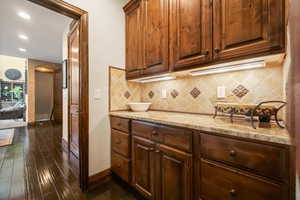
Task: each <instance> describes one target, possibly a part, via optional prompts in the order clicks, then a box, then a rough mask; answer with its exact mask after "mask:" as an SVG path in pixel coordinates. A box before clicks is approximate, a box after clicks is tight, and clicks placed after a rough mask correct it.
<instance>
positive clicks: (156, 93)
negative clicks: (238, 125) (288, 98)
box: [111, 65, 283, 114]
mask: <svg viewBox="0 0 300 200" xmlns="http://www.w3.org/2000/svg"><path fill="white" fill-rule="evenodd" d="M282 70H283V68H282V66H280V65H276V66H267V67H265V68H260V69H253V70H246V71H237V72H228V73H220V74H212V75H205V76H197V77H191V76H186V77H180V78H177V79H175V80H169V81H161V82H152V83H144V84H138V83H134V82H129V81H125V71H123V70H116V69H113V70H112V71H111V72H112V73H111V82H112V84H111V93H112V94H111V95H112V96H111V101H113V102H111V110H116V109H119V110H120V109H125V108H128V107H127V106H126V105H124V102H125V103H128V102H130V101H143V102H151V103H152V105H151V109H154V110H164V111H178V112H191V113H201V114H212V113H213V111H214V100H215V99H216V97H217V87H219V86H224V87H225V88H226V96H227V97H228V96H230V98H231V99H232V100H233V101H234V102H236V103H244V104H257V103H259V102H262V101H269V100H282V99H283V71H282ZM163 90H166V91H167V97H166V98H162V91H163ZM127 91H128V93H129V94H126V92H127ZM127 97H128V98H127Z"/></svg>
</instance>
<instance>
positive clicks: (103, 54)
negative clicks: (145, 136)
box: [65, 0, 128, 175]
mask: <svg viewBox="0 0 300 200" xmlns="http://www.w3.org/2000/svg"><path fill="white" fill-rule="evenodd" d="M65 1H66V2H68V3H70V4H72V5H75V6H77V7H79V8H82V9H84V10H86V11H87V12H88V13H89V25H88V27H89V175H94V174H96V173H98V172H101V171H103V170H105V169H108V168H110V166H111V163H110V125H109V113H108V69H109V66H110V65H112V66H124V65H125V15H124V12H123V9H122V8H123V6H124V5H125V4H126V3H127V2H128V0H113V1H112V0H101V1H99V0H89V1H86V0H65ZM96 92H97V93H98V92H100V93H101V97H100V98H99V99H98V98H94V94H95V93H96Z"/></svg>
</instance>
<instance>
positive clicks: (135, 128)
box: [132, 120, 158, 139]
mask: <svg viewBox="0 0 300 200" xmlns="http://www.w3.org/2000/svg"><path fill="white" fill-rule="evenodd" d="M157 128H158V125H156V124H153V123H150V122H143V121H136V120H133V121H132V134H134V135H137V136H140V137H144V138H147V139H151V135H152V134H153V133H156V129H157Z"/></svg>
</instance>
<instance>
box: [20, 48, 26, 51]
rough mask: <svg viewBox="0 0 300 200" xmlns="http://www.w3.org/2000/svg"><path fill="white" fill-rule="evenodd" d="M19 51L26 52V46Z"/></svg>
mask: <svg viewBox="0 0 300 200" xmlns="http://www.w3.org/2000/svg"><path fill="white" fill-rule="evenodd" d="M19 51H21V52H26V51H27V50H26V49H24V48H19Z"/></svg>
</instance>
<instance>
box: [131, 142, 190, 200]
mask: <svg viewBox="0 0 300 200" xmlns="http://www.w3.org/2000/svg"><path fill="white" fill-rule="evenodd" d="M132 153H133V160H132V164H133V165H132V175H133V185H134V187H135V188H136V189H137V190H138V191H139V192H141V193H142V194H143V195H144V196H145V197H146V198H148V199H151V200H152V199H155V200H191V196H192V190H191V184H192V176H191V175H192V155H191V154H189V153H185V152H183V151H180V150H177V149H174V148H172V147H168V146H166V145H161V144H155V143H153V142H152V141H150V140H148V139H143V138H140V137H138V136H134V137H133V151H132Z"/></svg>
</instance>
